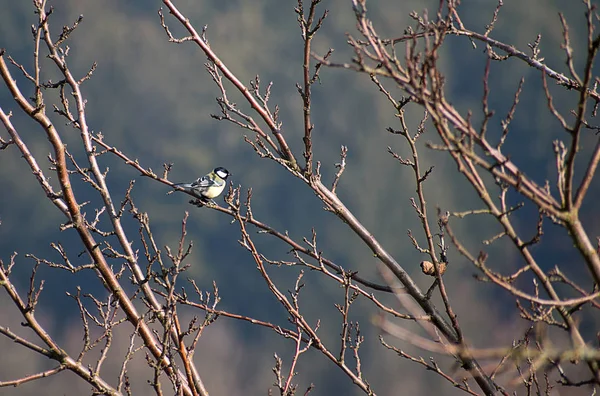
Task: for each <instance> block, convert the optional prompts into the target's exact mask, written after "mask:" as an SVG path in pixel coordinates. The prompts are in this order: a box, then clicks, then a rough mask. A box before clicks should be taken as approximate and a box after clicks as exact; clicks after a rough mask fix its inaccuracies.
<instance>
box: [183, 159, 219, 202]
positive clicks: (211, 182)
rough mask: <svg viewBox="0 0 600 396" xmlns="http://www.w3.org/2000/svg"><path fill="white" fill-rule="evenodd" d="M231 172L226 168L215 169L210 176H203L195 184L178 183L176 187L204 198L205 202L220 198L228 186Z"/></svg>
mask: <svg viewBox="0 0 600 396" xmlns="http://www.w3.org/2000/svg"><path fill="white" fill-rule="evenodd" d="M228 177H229V171H228V170H227V169H225V168H221V167H218V168H215V169H214V170H213V171H212V172H210V173H209V174H207V175H205V176H202V177H201V178H199V179H198V180H196V181H195V182H193V183H177V184H175V186H177V187H181V188H183V189H184V190H185V191H188V192H192V193H194V194H195V195H197V196H199V197H201V198H202V200H203V201H206V202H208V201H209V200H211V199H213V198H216V197H218V196H219V195H220V194H221V193H222V192H223V189H224V188H225V185H226V184H227V182H226V180H227V178H228Z"/></svg>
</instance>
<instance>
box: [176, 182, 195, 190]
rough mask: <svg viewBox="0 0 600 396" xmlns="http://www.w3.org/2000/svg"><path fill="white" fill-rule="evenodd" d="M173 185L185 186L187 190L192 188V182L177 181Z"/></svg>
mask: <svg viewBox="0 0 600 396" xmlns="http://www.w3.org/2000/svg"><path fill="white" fill-rule="evenodd" d="M173 186H175V187H181V188H184V189H186V190H190V189H191V188H192V183H175V184H173Z"/></svg>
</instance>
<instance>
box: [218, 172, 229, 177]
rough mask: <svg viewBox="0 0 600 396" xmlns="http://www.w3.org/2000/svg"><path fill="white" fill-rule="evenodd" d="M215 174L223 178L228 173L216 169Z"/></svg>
mask: <svg viewBox="0 0 600 396" xmlns="http://www.w3.org/2000/svg"><path fill="white" fill-rule="evenodd" d="M217 175H218V176H219V177H220V178H221V179H225V178H226V177H227V176H228V175H229V174H228V173H227V172H224V171H222V170H218V171H217Z"/></svg>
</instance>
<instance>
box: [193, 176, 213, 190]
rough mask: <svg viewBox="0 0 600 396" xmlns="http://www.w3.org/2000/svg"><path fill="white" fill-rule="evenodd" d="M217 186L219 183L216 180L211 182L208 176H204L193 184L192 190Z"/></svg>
mask: <svg viewBox="0 0 600 396" xmlns="http://www.w3.org/2000/svg"><path fill="white" fill-rule="evenodd" d="M215 184H217V185H218V183H216V182H215V181H214V180H211V179H210V178H209V177H208V176H202V177H201V178H199V179H198V180H196V181H195V182H194V183H193V184H192V188H208V187H212V186H214V185H215Z"/></svg>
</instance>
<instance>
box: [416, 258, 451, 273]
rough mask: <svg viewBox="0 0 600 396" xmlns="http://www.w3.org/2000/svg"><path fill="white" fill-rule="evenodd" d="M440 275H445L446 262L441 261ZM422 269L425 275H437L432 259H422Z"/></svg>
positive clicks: (439, 265)
mask: <svg viewBox="0 0 600 396" xmlns="http://www.w3.org/2000/svg"><path fill="white" fill-rule="evenodd" d="M438 267H439V269H440V275H444V272H446V263H439V264H438ZM421 271H423V273H424V274H425V275H430V276H435V267H434V266H433V263H432V262H431V261H421Z"/></svg>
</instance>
